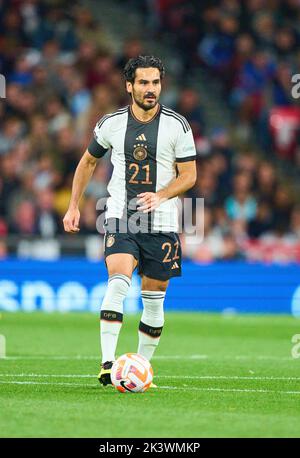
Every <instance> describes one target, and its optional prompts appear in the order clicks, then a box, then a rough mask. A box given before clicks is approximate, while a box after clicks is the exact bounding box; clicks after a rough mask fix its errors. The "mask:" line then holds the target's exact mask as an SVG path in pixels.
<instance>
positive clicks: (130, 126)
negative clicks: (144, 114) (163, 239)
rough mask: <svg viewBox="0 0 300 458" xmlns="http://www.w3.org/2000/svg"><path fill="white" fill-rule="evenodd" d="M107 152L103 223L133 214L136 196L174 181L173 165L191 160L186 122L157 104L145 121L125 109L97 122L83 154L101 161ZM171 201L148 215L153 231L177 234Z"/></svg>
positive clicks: (174, 205) (174, 204)
mask: <svg viewBox="0 0 300 458" xmlns="http://www.w3.org/2000/svg"><path fill="white" fill-rule="evenodd" d="M109 149H110V150H111V162H112V164H113V173H112V176H111V179H110V181H109V184H108V187H107V190H108V192H109V198H108V200H107V209H106V215H105V216H106V219H107V220H108V219H109V218H117V219H120V220H127V219H128V218H129V217H130V215H132V214H133V213H134V212H136V200H137V198H136V196H137V194H140V193H142V192H147V191H148V192H156V191H159V190H160V189H162V188H165V187H166V186H168V184H169V183H170V182H171V181H172V180H173V179H174V178H176V162H185V161H192V160H195V158H196V150H195V144H194V139H193V135H192V130H191V128H190V126H189V124H188V122H187V120H186V119H185V118H184V117H183V116H181V115H179V114H178V113H176V112H175V111H173V110H171V109H169V108H166V107H165V106H163V105H160V106H159V110H158V112H157V114H156V116H154V118H152V119H151V120H150V121H148V122H142V121H139V120H138V119H136V118H135V116H134V115H133V112H132V110H131V107H130V106H127V107H125V108H121V109H119V110H118V111H116V112H115V113H111V114H108V115H106V116H104V117H103V118H102V119H100V121H99V122H98V123H97V125H96V127H95V129H94V139H93V140H92V141H91V143H90V145H89V147H88V151H89V152H90V154H92V155H93V156H95V157H102V156H103V155H104V154H105V153H106V152H107V151H108V150H109ZM177 202H178V197H174V198H172V199H169V200H167V201H166V202H163V203H162V204H161V205H160V206H159V207H158V208H157V209H155V210H154V211H153V212H152V214H151V215H149V216H151V228H152V229H153V230H154V231H164V232H177V231H178V208H177Z"/></svg>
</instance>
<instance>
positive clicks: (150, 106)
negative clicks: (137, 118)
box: [132, 93, 158, 111]
mask: <svg viewBox="0 0 300 458" xmlns="http://www.w3.org/2000/svg"><path fill="white" fill-rule="evenodd" d="M132 97H133V99H134V101H135V103H136V104H137V105H138V106H139V107H140V108H142V110H144V111H149V110H152V109H153V108H155V107H156V105H157V103H158V99H157V98H156V97H155V99H154V100H153V102H155V103H154V105H146V104H145V103H143V102H141V101H140V100H138V99H137V98H136V97H135V95H134V93H132Z"/></svg>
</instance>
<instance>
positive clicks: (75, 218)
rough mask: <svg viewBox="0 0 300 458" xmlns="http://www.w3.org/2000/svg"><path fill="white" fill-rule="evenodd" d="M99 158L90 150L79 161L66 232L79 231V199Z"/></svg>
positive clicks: (65, 219) (67, 214)
mask: <svg viewBox="0 0 300 458" xmlns="http://www.w3.org/2000/svg"><path fill="white" fill-rule="evenodd" d="M96 165H97V158H96V157H95V156H92V155H91V154H90V153H89V151H88V150H86V151H85V153H84V155H83V156H82V158H81V159H80V161H79V164H78V166H77V168H76V171H75V175H74V178H73V184H72V194H71V199H70V203H69V208H68V211H67V213H66V214H65V216H64V219H63V223H64V229H65V231H66V232H73V233H74V232H79V219H80V212H79V201H80V198H81V196H82V194H83V192H84V190H85V188H86V186H87V184H88V182H89V180H90V178H91V176H92V174H93V172H94V170H95V167H96Z"/></svg>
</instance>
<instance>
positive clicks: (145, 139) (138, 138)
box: [136, 134, 147, 142]
mask: <svg viewBox="0 0 300 458" xmlns="http://www.w3.org/2000/svg"><path fill="white" fill-rule="evenodd" d="M136 140H141V141H143V142H145V141H147V138H146V137H145V134H141V135H139V136H138V137H136Z"/></svg>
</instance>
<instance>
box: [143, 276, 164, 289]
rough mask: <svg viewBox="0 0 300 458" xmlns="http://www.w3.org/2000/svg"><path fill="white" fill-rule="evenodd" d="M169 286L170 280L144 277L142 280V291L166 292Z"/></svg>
mask: <svg viewBox="0 0 300 458" xmlns="http://www.w3.org/2000/svg"><path fill="white" fill-rule="evenodd" d="M168 284H169V280H166V281H162V280H156V279H154V278H149V277H145V276H143V278H142V290H147V291H166V290H167V287H168Z"/></svg>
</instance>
